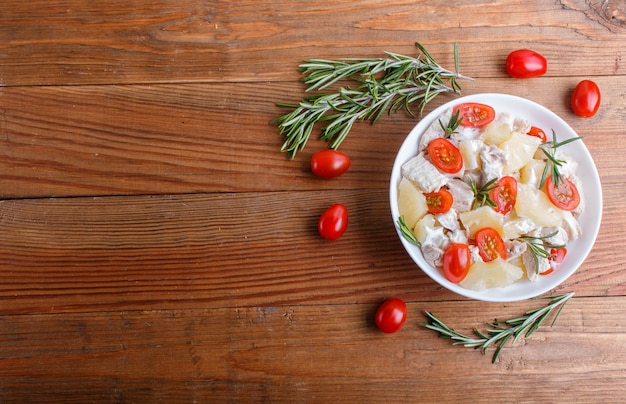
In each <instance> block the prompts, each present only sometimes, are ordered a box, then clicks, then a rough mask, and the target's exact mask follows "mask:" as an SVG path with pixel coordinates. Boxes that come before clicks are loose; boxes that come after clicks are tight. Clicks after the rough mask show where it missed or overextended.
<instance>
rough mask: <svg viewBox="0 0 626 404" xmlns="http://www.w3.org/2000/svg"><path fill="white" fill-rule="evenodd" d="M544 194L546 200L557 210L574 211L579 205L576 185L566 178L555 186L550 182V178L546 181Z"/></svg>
mask: <svg viewBox="0 0 626 404" xmlns="http://www.w3.org/2000/svg"><path fill="white" fill-rule="evenodd" d="M546 192H547V193H548V199H550V202H552V203H553V204H554V206H556V207H557V208H559V209H563V210H574V209H576V207H578V204H579V203H580V194H579V193H578V188H576V185H574V183H573V182H572V181H570V180H568V179H567V178H562V181H559V185H558V186H556V185H555V184H554V181H552V176H550V177H548V179H547V180H546Z"/></svg>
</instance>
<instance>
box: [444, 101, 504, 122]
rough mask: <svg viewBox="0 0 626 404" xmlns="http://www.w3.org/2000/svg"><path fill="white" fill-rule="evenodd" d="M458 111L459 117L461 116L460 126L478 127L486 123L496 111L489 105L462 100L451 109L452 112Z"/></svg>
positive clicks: (493, 117)
mask: <svg viewBox="0 0 626 404" xmlns="http://www.w3.org/2000/svg"><path fill="white" fill-rule="evenodd" d="M457 111H458V112H459V117H460V118H463V120H462V121H461V126H467V127H472V128H479V127H481V126H485V125H487V124H488V123H489V122H491V121H493V120H494V119H495V117H496V111H495V110H494V109H493V108H492V107H490V106H489V105H485V104H479V103H477V102H464V103H463V104H460V105H457V106H456V107H454V110H453V111H452V113H453V114H456V113H457Z"/></svg>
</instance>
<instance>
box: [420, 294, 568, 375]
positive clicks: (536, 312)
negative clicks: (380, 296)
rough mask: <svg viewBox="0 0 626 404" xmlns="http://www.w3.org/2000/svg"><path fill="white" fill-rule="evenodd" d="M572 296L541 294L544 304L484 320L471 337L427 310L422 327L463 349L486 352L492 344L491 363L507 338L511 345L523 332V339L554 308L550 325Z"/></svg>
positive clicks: (498, 354) (533, 330) (536, 327)
mask: <svg viewBox="0 0 626 404" xmlns="http://www.w3.org/2000/svg"><path fill="white" fill-rule="evenodd" d="M572 296H574V292H570V293H565V294H560V295H554V296H545V297H543V299H550V303H548V305H547V306H544V307H540V308H536V309H532V310H530V311H527V312H526V313H524V315H523V316H520V317H516V318H512V319H509V320H504V321H498V320H495V321H494V322H493V323H487V325H488V326H489V327H490V328H488V329H487V330H486V331H480V330H478V329H476V328H475V329H474V335H475V337H470V336H467V335H464V334H461V333H460V332H458V331H455V330H454V329H452V328H450V327H448V326H447V325H446V324H445V323H443V322H442V321H441V320H439V319H438V318H437V317H436V316H435V315H434V314H432V313H431V312H428V311H425V312H424V314H425V315H426V317H427V318H428V323H424V324H422V326H424V327H426V328H428V329H430V330H433V331H436V332H438V333H439V337H441V338H449V339H451V340H453V341H454V342H453V343H452V344H453V345H463V346H464V347H466V348H475V349H480V351H481V353H482V354H483V355H485V354H486V352H487V349H488V348H489V347H491V346H492V345H493V346H495V347H496V349H495V352H494V354H493V357H492V359H491V363H495V362H496V361H497V360H498V357H499V356H500V352H501V351H502V348H503V347H504V346H505V345H506V343H507V342H508V341H509V340H511V338H512V340H511V345H514V344H515V342H516V341H517V340H518V339H519V338H520V337H521V336H522V335H524V337H525V338H528V337H529V336H530V335H531V334H532V333H533V332H535V331H536V330H537V329H538V328H539V326H541V324H542V323H543V322H544V321H545V320H546V318H548V317H549V316H550V314H551V313H552V312H553V311H554V310H555V309H556V308H558V311H557V312H556V314H555V315H554V318H553V320H552V324H551V325H554V323H555V322H556V319H557V318H558V316H559V314H560V313H561V310H562V309H563V306H564V305H565V303H566V302H567V301H568V300H569V299H570V298H571V297H572Z"/></svg>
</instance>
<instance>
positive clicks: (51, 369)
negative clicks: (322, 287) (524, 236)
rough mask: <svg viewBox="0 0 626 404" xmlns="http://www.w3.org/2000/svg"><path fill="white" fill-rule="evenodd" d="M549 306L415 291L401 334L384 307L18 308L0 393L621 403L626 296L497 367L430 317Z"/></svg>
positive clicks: (579, 314) (480, 318)
mask: <svg viewBox="0 0 626 404" xmlns="http://www.w3.org/2000/svg"><path fill="white" fill-rule="evenodd" d="M543 304H544V303H543V302H542V301H538V302H537V301H533V302H530V301H526V302H520V303H514V304H506V305H504V304H495V303H494V304H486V303H480V302H475V301H474V302H445V303H435V302H421V301H415V302H413V303H410V304H409V319H408V321H407V323H406V325H405V327H404V328H403V329H402V330H401V331H400V332H398V333H397V334H393V335H385V334H383V333H381V332H379V331H377V330H376V328H375V327H374V325H373V324H372V317H373V316H372V314H373V312H374V310H375V307H376V305H375V304H347V305H326V304H324V305H311V306H305V305H298V306H269V307H265V306H264V307H249V308H243V307H237V306H236V305H235V306H233V307H224V308H218V309H197V310H175V311H169V310H150V311H106V310H105V311H102V312H98V313H90V314H89V315H84V314H80V313H67V314H40V315H4V316H1V317H0V331H1V332H2V334H3V335H4V339H5V342H6V343H5V345H4V348H3V349H2V350H1V351H0V361H1V362H2V364H3V366H2V367H0V379H1V380H2V389H0V400H1V401H2V402H3V403H16V402H44V401H47V402H81V401H84V398H85V397H89V399H90V402H95V403H100V402H111V401H114V402H154V403H159V402H163V403H165V402H168V403H169V402H193V401H198V402H224V401H226V402H231V401H234V402H244V401H245V402H301V403H309V402H311V403H315V402H329V401H333V402H335V401H337V400H339V401H341V402H385V403H386V402H389V401H390V400H391V401H393V402H416V401H417V402H459V401H472V402H493V400H494V396H495V397H500V398H503V397H504V396H506V397H509V398H519V399H520V400H519V401H521V402H526V400H525V397H532V400H530V401H533V402H534V401H536V400H541V401H544V402H577V403H578V402H603V403H604V402H606V403H616V402H619V401H620V400H621V398H622V397H623V395H624V393H626V385H625V384H624V383H623V381H624V379H625V378H626V370H625V369H624V367H623V363H624V362H625V361H626V351H625V350H624V349H623V348H624V346H626V339H625V337H624V335H625V331H626V330H625V329H624V322H623V321H622V317H621V315H619V313H617V312H616V311H614V310H612V308H614V307H616V306H623V305H624V304H626V300H625V299H624V297H614V298H610V299H607V298H577V297H574V298H573V299H572V300H571V301H570V302H568V303H567V305H566V306H565V308H564V310H563V311H562V312H561V315H560V317H559V318H558V321H557V322H556V324H555V325H554V326H553V327H552V328H550V327H549V326H548V325H547V324H546V325H545V326H544V327H542V328H540V329H539V330H538V331H537V332H536V333H535V334H533V335H532V336H531V337H530V338H528V339H526V340H524V339H522V340H520V341H518V343H517V344H516V345H514V346H509V345H507V347H506V348H504V350H503V351H502V353H501V356H500V361H499V362H497V363H496V364H491V362H490V361H491V356H490V355H491V354H492V353H493V351H492V350H489V351H488V352H487V356H482V355H481V354H480V353H479V352H478V351H475V350H472V349H467V348H462V347H459V346H452V345H451V344H450V341H449V340H442V339H438V338H437V337H436V334H435V333H434V332H432V331H430V330H427V329H424V328H422V327H421V326H420V325H419V324H420V323H421V322H422V321H424V319H423V316H422V314H421V312H422V310H430V311H432V312H434V313H436V314H437V315H438V316H439V318H441V319H442V320H444V321H446V322H447V323H448V324H449V325H450V326H454V327H455V328H457V329H459V330H460V331H461V330H462V331H464V332H467V333H471V330H472V328H473V327H479V328H482V329H484V323H485V322H487V321H491V320H493V318H495V317H499V318H500V317H501V316H505V317H507V318H508V317H513V316H517V315H520V314H522V313H523V312H525V311H526V310H529V309H531V308H534V307H540V306H542V305H543ZM442 372H445V374H443V373H442ZM538 386H541V387H540V388H539V387H538ZM564 386H567V388H564ZM485 391H492V392H493V393H492V394H493V395H494V396H489V397H487V396H485ZM516 401H517V400H516Z"/></svg>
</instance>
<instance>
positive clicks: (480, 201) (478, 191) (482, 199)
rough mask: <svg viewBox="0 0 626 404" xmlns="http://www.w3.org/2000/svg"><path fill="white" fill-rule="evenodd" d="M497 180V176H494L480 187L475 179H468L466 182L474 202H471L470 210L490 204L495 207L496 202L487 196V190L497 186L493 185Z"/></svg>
mask: <svg viewBox="0 0 626 404" xmlns="http://www.w3.org/2000/svg"><path fill="white" fill-rule="evenodd" d="M496 181H497V178H494V179H492V180H490V181H489V182H487V183H486V184H485V185H483V186H482V187H479V186H478V184H477V183H476V181H474V180H469V182H468V184H469V186H470V188H471V189H472V192H473V193H474V203H472V210H474V209H477V208H480V207H481V206H485V205H487V206H490V207H492V208H495V207H496V203H495V202H494V201H492V200H491V198H489V192H491V191H493V190H494V189H496V188H498V186H497V185H493V184H494V183H495V182H496Z"/></svg>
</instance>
